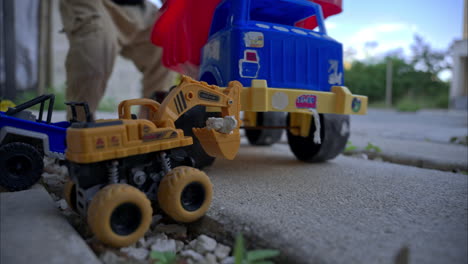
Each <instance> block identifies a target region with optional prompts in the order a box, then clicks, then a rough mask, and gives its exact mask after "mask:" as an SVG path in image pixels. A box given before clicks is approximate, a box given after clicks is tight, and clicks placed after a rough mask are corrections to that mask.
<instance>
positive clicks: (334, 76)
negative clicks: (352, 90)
mask: <svg viewBox="0 0 468 264" xmlns="http://www.w3.org/2000/svg"><path fill="white" fill-rule="evenodd" d="M328 63H330V68H328V72H329V73H330V72H331V73H330V75H328V83H329V84H338V85H340V84H341V79H342V78H341V77H342V76H343V73H342V72H338V63H339V62H338V61H337V60H329V61H328Z"/></svg>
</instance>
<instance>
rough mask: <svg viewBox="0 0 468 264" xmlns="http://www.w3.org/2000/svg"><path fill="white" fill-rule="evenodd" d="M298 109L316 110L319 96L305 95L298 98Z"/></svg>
mask: <svg viewBox="0 0 468 264" xmlns="http://www.w3.org/2000/svg"><path fill="white" fill-rule="evenodd" d="M296 107H297V108H316V107H317V96H315V95H312V94H303V95H301V96H299V97H297V98H296Z"/></svg>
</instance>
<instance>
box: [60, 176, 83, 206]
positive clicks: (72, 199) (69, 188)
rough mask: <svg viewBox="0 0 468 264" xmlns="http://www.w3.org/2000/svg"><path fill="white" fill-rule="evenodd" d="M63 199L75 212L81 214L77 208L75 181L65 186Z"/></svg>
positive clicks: (68, 182)
mask: <svg viewBox="0 0 468 264" xmlns="http://www.w3.org/2000/svg"><path fill="white" fill-rule="evenodd" d="M63 198H65V201H66V202H67V204H68V207H70V209H72V210H73V212H75V213H79V212H78V208H77V207H76V184H75V183H74V182H73V181H71V180H68V181H67V182H66V183H65V185H64V186H63Z"/></svg>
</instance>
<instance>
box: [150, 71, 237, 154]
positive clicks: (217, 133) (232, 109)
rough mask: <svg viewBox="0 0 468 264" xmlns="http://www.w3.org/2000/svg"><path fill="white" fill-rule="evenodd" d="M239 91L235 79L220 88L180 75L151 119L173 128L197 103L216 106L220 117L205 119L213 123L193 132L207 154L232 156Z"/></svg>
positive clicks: (233, 152) (235, 145)
mask: <svg viewBox="0 0 468 264" xmlns="http://www.w3.org/2000/svg"><path fill="white" fill-rule="evenodd" d="M241 91H242V84H241V83H240V82H238V81H231V82H230V83H229V84H228V87H227V88H226V89H221V88H219V87H218V86H215V85H208V84H207V83H206V82H198V81H195V80H193V79H191V78H190V77H188V76H183V77H182V81H181V83H180V84H179V85H178V86H177V87H176V88H174V89H173V90H172V91H171V92H170V93H169V95H168V96H167V97H166V98H165V99H164V101H163V103H162V104H161V106H160V107H159V109H158V111H157V113H156V114H155V116H154V119H153V122H154V123H155V124H156V125H157V126H158V127H171V128H175V125H174V122H175V121H176V120H177V119H178V118H179V117H180V116H181V115H182V114H184V113H185V112H187V111H188V110H190V109H191V108H193V107H195V106H197V105H203V106H210V107H220V108H221V115H222V117H221V118H217V119H216V120H209V122H208V123H209V124H215V125H213V126H207V127H204V128H193V132H194V134H195V136H196V137H197V138H198V140H199V141H200V143H201V145H202V146H203V149H204V150H205V151H206V153H208V154H209V155H211V156H213V157H219V158H221V157H222V158H226V159H234V157H235V156H236V154H237V152H238V150H239V146H240V132H239V128H240V124H241V120H240V108H241V103H240V95H241ZM210 121H211V122H210ZM215 121H216V122H215ZM227 127H229V128H227Z"/></svg>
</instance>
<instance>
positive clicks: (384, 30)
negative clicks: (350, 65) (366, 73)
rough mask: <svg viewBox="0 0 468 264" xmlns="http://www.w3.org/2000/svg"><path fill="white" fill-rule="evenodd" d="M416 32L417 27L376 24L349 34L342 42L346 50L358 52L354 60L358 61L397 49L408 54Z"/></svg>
mask: <svg viewBox="0 0 468 264" xmlns="http://www.w3.org/2000/svg"><path fill="white" fill-rule="evenodd" d="M416 30H417V26H415V25H411V24H405V23H382V24H375V25H371V26H367V27H364V28H360V29H358V30H357V31H356V32H348V34H347V36H344V38H341V41H342V43H343V45H344V47H345V48H346V47H352V48H353V49H355V50H356V54H355V56H354V58H355V59H358V60H362V59H366V58H368V57H374V56H379V55H383V54H385V53H386V52H388V51H391V50H395V49H403V50H404V52H405V53H406V54H408V53H409V51H410V50H409V49H410V48H409V47H410V44H411V43H412V41H413V35H414V33H415V31H416ZM369 43H373V45H369ZM366 44H367V45H366Z"/></svg>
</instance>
